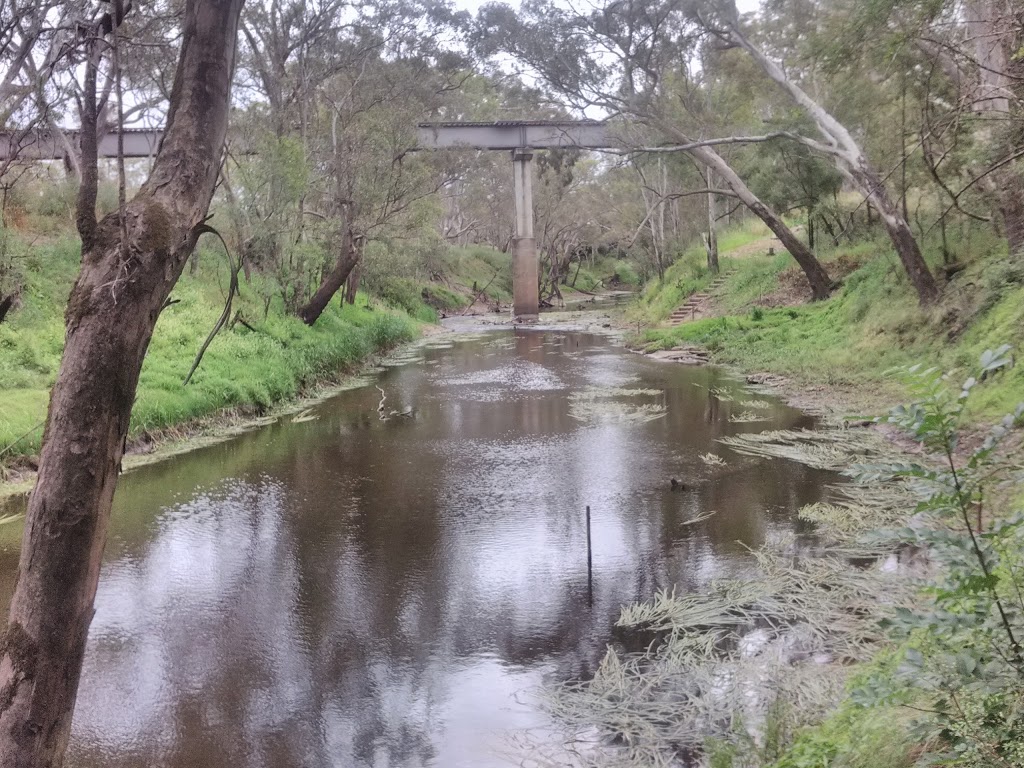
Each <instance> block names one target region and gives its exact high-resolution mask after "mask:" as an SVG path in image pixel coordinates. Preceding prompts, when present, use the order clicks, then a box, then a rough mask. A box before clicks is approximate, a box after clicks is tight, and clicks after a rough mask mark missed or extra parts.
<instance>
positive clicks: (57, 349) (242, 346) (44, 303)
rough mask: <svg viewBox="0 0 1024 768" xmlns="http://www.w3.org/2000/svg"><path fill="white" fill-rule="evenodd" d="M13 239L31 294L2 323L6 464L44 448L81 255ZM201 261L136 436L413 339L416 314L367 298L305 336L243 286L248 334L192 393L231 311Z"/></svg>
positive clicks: (187, 279) (168, 335)
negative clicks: (216, 330) (214, 332)
mask: <svg viewBox="0 0 1024 768" xmlns="http://www.w3.org/2000/svg"><path fill="white" fill-rule="evenodd" d="M7 237H8V247H10V248H14V249H18V251H19V252H18V253H17V257H18V263H19V264H20V265H21V274H22V277H23V280H24V287H23V290H22V292H21V306H20V307H19V308H18V309H17V311H15V312H12V313H11V314H10V315H9V316H8V318H7V320H6V321H5V322H3V323H2V324H0V391H2V393H3V395H2V397H0V450H3V451H5V452H4V454H3V455H2V456H0V463H2V462H3V461H5V460H6V461H10V460H11V459H16V458H17V457H20V456H29V455H32V454H35V453H36V452H37V451H38V449H39V444H40V439H41V424H42V421H43V419H44V418H45V416H46V406H47V401H48V397H49V389H50V387H51V386H52V384H53V381H54V379H55V377H56V374H57V368H58V366H59V363H60V355H61V351H62V349H63V340H64V323H63V311H64V305H65V302H66V300H67V295H68V292H69V290H70V288H71V284H72V282H73V280H74V277H75V275H76V273H77V269H78V253H79V249H78V243H77V242H76V241H75V240H74V239H73V238H71V237H66V236H65V237H54V238H47V239H46V240H45V241H43V242H35V243H30V242H29V241H28V240H27V239H25V238H23V237H19V236H17V235H10V234H8V236H7ZM200 264H201V265H202V268H201V269H200V270H199V272H198V273H197V274H186V275H184V276H183V277H182V279H181V281H180V282H179V284H178V286H177V287H176V288H175V290H174V292H173V294H172V296H171V299H172V301H174V302H175V303H174V304H172V305H171V306H169V307H167V309H166V310H165V311H164V312H163V314H162V315H161V317H160V320H159V322H158V323H157V328H156V332H155V334H154V336H153V341H152V344H151V345H150V349H149V354H148V355H147V357H146V361H145V364H144V366H143V369H142V376H141V379H140V382H139V390H138V396H137V399H136V403H135V408H134V410H133V412H132V425H131V435H132V437H133V438H139V437H144V436H145V435H147V434H148V433H152V432H155V431H159V430H163V429H166V428H168V427H172V426H176V425H180V424H183V423H187V422H189V421H193V420H196V419H200V418H203V417H207V416H210V415H211V414H214V413H217V412H218V411H221V410H223V409H243V410H246V411H248V412H251V413H253V414H258V413H261V412H262V411H264V410H266V409H268V408H269V407H271V406H272V405H274V404H275V403H279V402H282V401H286V400H288V399H290V398H293V397H295V396H297V395H298V394H300V393H301V392H302V391H303V390H304V389H305V388H307V387H309V386H310V385H312V384H314V383H317V382H322V381H326V380H329V379H331V378H333V377H337V376H338V375H339V374H340V373H343V372H345V371H347V370H351V369H353V368H354V367H355V366H357V365H358V364H359V363H361V362H362V361H364V360H365V359H367V358H368V357H369V356H370V355H372V354H374V353H375V352H379V351H382V350H386V349H388V348H391V347H393V346H395V345H397V344H400V343H402V342H405V341H409V340H411V339H412V338H413V337H414V336H415V335H416V334H417V324H416V322H415V321H414V320H413V319H412V318H411V317H410V315H409V314H407V313H406V312H404V311H402V310H396V309H392V308H390V307H388V306H386V303H385V302H383V301H381V300H371V299H370V297H368V296H366V295H360V297H359V298H358V299H357V301H356V303H355V305H350V306H341V304H340V302H339V301H337V300H335V301H334V302H332V303H331V306H330V307H329V308H328V310H327V311H325V312H324V314H323V315H322V316H321V317H320V319H319V320H318V321H317V323H316V324H315V325H314V326H313V327H312V328H309V327H306V326H305V325H304V324H303V323H302V322H301V321H300V320H298V319H297V318H296V317H294V316H291V315H289V314H287V313H286V312H285V311H284V308H283V306H282V305H281V303H280V302H279V301H271V302H270V305H269V307H265V305H264V303H263V301H262V300H261V299H260V298H259V297H258V296H257V292H256V291H255V290H254V289H253V287H252V286H246V285H243V287H242V297H241V299H240V300H237V301H236V303H235V309H236V310H238V311H240V312H241V315H242V317H243V318H244V319H245V321H246V322H247V323H248V324H249V325H250V326H251V328H250V327H246V325H243V324H242V323H237V324H235V325H234V326H233V327H231V328H230V329H226V330H224V331H222V332H221V333H220V334H219V335H218V336H217V337H216V338H215V339H214V341H213V343H212V344H211V345H210V347H209V349H208V350H207V352H206V355H205V357H204V358H203V361H202V364H201V366H200V368H199V369H198V371H197V372H196V374H195V376H194V377H193V379H192V381H191V382H190V383H189V384H188V385H187V386H184V385H183V384H182V381H183V380H184V378H185V376H186V374H187V373H188V371H189V368H190V367H191V365H192V362H193V359H194V357H195V355H196V352H197V351H198V349H199V348H200V346H201V345H202V343H203V341H204V339H205V338H206V335H207V334H208V333H209V332H210V329H211V328H212V327H213V326H214V324H215V323H216V321H217V318H218V316H219V315H220V313H221V311H222V309H223V304H224V295H225V292H226V288H227V277H226V269H225V268H224V267H223V266H220V267H219V265H220V259H219V258H218V257H217V256H216V255H215V254H212V253H211V254H204V258H201V259H200ZM409 309H411V311H412V313H414V314H415V315H416V316H417V317H420V318H421V319H427V320H429V319H430V318H431V314H430V311H429V310H428V308H427V307H426V305H425V304H424V303H423V302H422V301H419V302H416V303H414V304H412V305H411V306H410V307H409Z"/></svg>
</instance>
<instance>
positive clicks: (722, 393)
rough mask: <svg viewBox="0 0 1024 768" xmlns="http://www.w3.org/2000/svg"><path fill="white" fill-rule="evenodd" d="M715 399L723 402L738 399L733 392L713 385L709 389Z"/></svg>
mask: <svg viewBox="0 0 1024 768" xmlns="http://www.w3.org/2000/svg"><path fill="white" fill-rule="evenodd" d="M708 392H710V393H711V394H712V395H714V396H715V399H716V400H718V401H719V402H722V403H732V402H735V401H736V398H735V397H733V396H732V393H731V392H730V391H729V390H727V389H725V388H724V387H711V388H710V389H708Z"/></svg>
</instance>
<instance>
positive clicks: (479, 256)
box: [435, 245, 512, 304]
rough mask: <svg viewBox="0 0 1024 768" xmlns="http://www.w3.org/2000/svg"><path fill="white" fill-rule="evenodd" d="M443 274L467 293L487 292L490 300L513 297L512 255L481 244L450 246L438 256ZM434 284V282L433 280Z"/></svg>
mask: <svg viewBox="0 0 1024 768" xmlns="http://www.w3.org/2000/svg"><path fill="white" fill-rule="evenodd" d="M441 267H442V270H443V272H444V276H445V277H446V278H447V279H448V280H449V281H451V283H452V284H453V286H454V287H457V288H460V289H461V290H462V292H464V293H465V294H466V295H467V296H472V295H474V293H475V291H474V288H473V286H474V285H475V286H476V289H475V290H476V291H483V290H484V288H486V289H487V292H486V294H485V296H484V298H485V299H486V300H489V301H500V302H502V303H505V304H507V303H508V302H510V301H512V256H511V254H508V253H502V252H501V251H499V250H497V249H494V248H489V247H487V246H482V245H473V246H466V247H453V248H449V249H447V250H446V251H445V252H444V254H443V255H442V256H441ZM435 285H436V283H435Z"/></svg>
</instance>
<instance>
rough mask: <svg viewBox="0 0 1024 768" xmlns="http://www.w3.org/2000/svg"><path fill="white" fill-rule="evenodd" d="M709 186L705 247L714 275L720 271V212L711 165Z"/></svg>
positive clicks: (710, 268)
mask: <svg viewBox="0 0 1024 768" xmlns="http://www.w3.org/2000/svg"><path fill="white" fill-rule="evenodd" d="M707 174H708V178H707V187H708V237H707V240H706V241H705V243H704V249H705V250H706V251H707V254H708V271H709V272H711V274H713V275H717V274H718V272H719V266H718V231H717V230H718V218H717V217H718V213H717V212H716V210H715V193H714V192H713V191H712V190H713V189H714V187H715V185H714V176H715V172H714V171H713V170H712V169H711V167H710V166H708V168H707Z"/></svg>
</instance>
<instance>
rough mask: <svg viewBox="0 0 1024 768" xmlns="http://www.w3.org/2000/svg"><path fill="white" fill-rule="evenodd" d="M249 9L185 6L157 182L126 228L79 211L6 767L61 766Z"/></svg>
mask: <svg viewBox="0 0 1024 768" xmlns="http://www.w3.org/2000/svg"><path fill="white" fill-rule="evenodd" d="M241 6H242V0H188V2H187V4H186V8H185V13H184V18H183V21H182V25H183V29H182V44H181V56H180V59H179V62H178V68H177V72H176V74H175V80H174V87H173V90H172V92H171V100H170V107H169V112H168V117H167V127H166V130H165V132H164V138H163V141H162V142H161V145H160V149H159V151H158V153H157V156H156V159H155V161H154V165H153V171H152V173H151V174H150V177H149V179H148V180H147V181H146V183H145V184H144V185H143V186H142V188H141V189H140V191H139V193H138V194H137V195H136V196H135V198H134V199H133V200H131V201H130V202H129V203H128V204H127V206H126V207H125V219H126V220H125V222H124V225H123V227H122V224H121V222H120V221H119V216H118V215H111V216H107V217H106V218H105V219H104V220H103V221H101V222H99V223H98V224H97V223H96V222H95V220H92V221H91V222H90V221H89V220H88V217H87V216H86V215H85V214H86V213H88V212H80V232H81V233H82V240H83V242H82V269H81V273H80V274H79V277H78V280H77V282H76V284H75V287H74V289H73V290H72V292H71V297H70V299H69V302H68V308H67V315H66V326H67V337H66V345H65V349H64V355H63V358H62V360H61V366H60V372H59V373H58V375H57V381H56V383H55V384H54V387H53V391H52V393H51V396H50V409H49V415H48V417H47V423H46V430H45V432H44V435H43V448H42V453H41V457H40V465H39V475H38V479H37V482H36V487H35V490H34V491H33V492H32V496H31V498H30V499H29V507H28V515H27V519H26V522H25V533H24V536H23V539H22V549H21V559H20V562H19V569H18V581H17V587H16V589H15V592H14V598H13V600H12V602H11V610H10V617H9V622H8V626H7V630H6V633H5V635H4V638H3V642H2V645H0V766H5V767H6V766H18V767H19V768H35V767H36V766H40V767H42V766H48V767H49V766H60V765H61V763H62V762H63V754H64V749H65V747H66V746H67V742H68V736H69V734H70V728H71V715H72V711H73V709H74V703H75V696H76V693H77V689H78V680H79V675H80V673H81V667H82V657H83V654H84V651H85V641H86V635H87V633H88V629H89V623H90V620H91V619H92V615H93V600H94V597H95V594H96V585H97V583H98V580H99V572H100V561H101V558H102V554H103V547H104V543H105V539H106V532H107V523H108V520H109V516H110V507H111V501H112V499H113V495H114V488H115V486H116V484H117V476H118V470H119V468H120V464H121V456H122V452H123V446H124V441H125V438H126V435H127V432H128V422H129V416H130V414H131V409H132V404H133V402H134V399H135V391H136V387H137V384H138V378H139V371H140V369H141V367H142V360H143V357H144V356H145V354H146V348H147V346H148V345H149V341H150V338H151V336H152V333H153V327H154V325H155V324H156V320H157V317H158V316H159V314H160V309H161V307H162V306H163V304H164V301H165V300H166V299H167V296H168V295H169V294H170V291H171V288H172V287H173V286H174V284H175V282H176V281H177V279H178V277H179V276H180V275H181V271H182V268H183V267H184V264H185V261H186V260H187V258H188V255H189V253H190V252H191V251H192V248H193V247H194V245H195V241H196V239H197V238H198V236H199V233H200V232H201V231H202V226H203V221H204V219H205V217H206V214H207V210H208V208H209V204H210V199H211V197H212V195H213V189H214V184H215V182H216V179H217V173H218V170H219V167H220V159H221V151H222V148H223V144H224V136H225V132H226V127H227V115H228V105H229V91H230V85H231V76H232V70H233V66H234V51H235V34H236V30H237V23H238V15H239V12H240V11H241ZM122 232H125V233H126V235H127V237H126V239H124V240H122Z"/></svg>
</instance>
